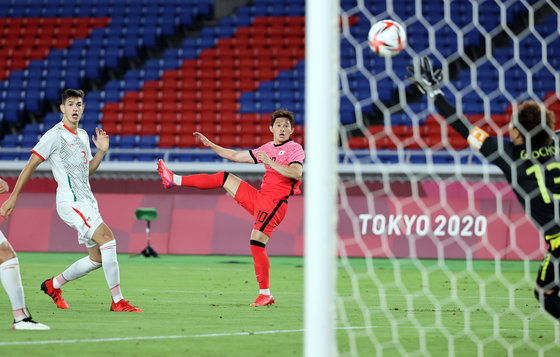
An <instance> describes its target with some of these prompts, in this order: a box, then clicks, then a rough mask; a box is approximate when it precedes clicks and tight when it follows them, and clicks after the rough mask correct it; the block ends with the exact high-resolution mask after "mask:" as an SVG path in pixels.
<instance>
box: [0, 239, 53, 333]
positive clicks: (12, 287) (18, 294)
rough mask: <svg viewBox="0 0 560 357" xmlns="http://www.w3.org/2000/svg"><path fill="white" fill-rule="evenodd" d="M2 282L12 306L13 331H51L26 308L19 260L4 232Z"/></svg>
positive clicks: (0, 265)
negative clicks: (34, 319) (32, 316)
mask: <svg viewBox="0 0 560 357" xmlns="http://www.w3.org/2000/svg"><path fill="white" fill-rule="evenodd" d="M0 280H2V286H3V287H4V290H6V293H7V294H8V298H9V299H10V303H11V305H12V313H13V315H14V322H13V324H12V329H14V330H49V329H50V327H49V326H47V325H43V324H41V323H38V322H35V321H33V319H32V318H31V315H29V313H28V311H27V309H26V308H25V296H24V293H23V285H22V283H21V274H20V269H19V260H18V258H17V256H16V253H15V251H14V249H13V248H12V246H11V245H10V243H8V241H7V240H6V238H5V237H4V235H3V234H2V232H0Z"/></svg>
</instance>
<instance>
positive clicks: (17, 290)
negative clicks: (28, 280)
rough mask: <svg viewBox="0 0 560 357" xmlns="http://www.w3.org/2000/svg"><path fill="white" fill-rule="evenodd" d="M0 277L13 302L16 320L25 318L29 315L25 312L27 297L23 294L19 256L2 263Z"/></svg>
mask: <svg viewBox="0 0 560 357" xmlns="http://www.w3.org/2000/svg"><path fill="white" fill-rule="evenodd" d="M0 279H1V280H2V285H3V286H4V289H5V290H6V293H7V294H8V297H9V298H10V302H11V303H12V310H13V313H14V321H16V322H17V321H20V320H23V319H24V318H26V317H27V315H26V313H25V297H24V295H23V286H22V284H21V275H20V272H19V261H18V258H17V257H16V258H12V259H10V260H6V261H5V262H4V263H2V264H0Z"/></svg>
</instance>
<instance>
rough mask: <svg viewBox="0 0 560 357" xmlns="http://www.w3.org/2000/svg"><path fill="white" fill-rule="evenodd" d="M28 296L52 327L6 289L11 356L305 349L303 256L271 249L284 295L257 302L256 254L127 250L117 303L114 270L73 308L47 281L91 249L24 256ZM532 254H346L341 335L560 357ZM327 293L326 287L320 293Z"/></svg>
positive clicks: (416, 350)
mask: <svg viewBox="0 0 560 357" xmlns="http://www.w3.org/2000/svg"><path fill="white" fill-rule="evenodd" d="M18 256H19V260H20V265H21V271H22V277H23V284H24V288H25V294H26V300H27V304H28V306H29V308H30V310H31V312H32V314H33V317H34V318H35V319H36V320H37V321H40V322H43V323H45V324H48V325H50V326H51V328H52V329H51V330H50V331H31V332H28V331H13V330H11V329H10V326H11V320H12V316H11V313H10V306H9V301H8V298H7V296H6V294H5V292H3V290H2V291H0V322H1V321H3V322H1V323H0V356H47V355H48V356H52V355H53V353H55V354H56V355H61V356H78V355H79V356H179V355H182V356H301V355H302V354H303V331H302V329H303V259H302V258H293V257H271V258H270V260H271V288H272V293H273V294H274V296H275V297H276V304H274V305H273V306H270V307H259V308H253V307H250V306H249V304H250V303H251V302H252V301H253V300H254V299H255V298H256V294H257V291H258V290H257V284H256V281H255V278H254V271H253V265H252V259H251V257H249V256H247V257H245V256H160V257H159V258H157V259H154V258H149V259H147V258H144V257H142V256H136V257H130V256H128V255H125V254H121V255H119V263H120V268H121V286H122V291H123V295H124V296H125V298H126V299H128V300H130V301H131V303H133V304H134V305H137V306H139V307H141V308H142V309H144V312H143V313H115V312H110V311H109V306H110V295H109V290H108V287H107V285H106V282H105V278H104V275H103V271H102V269H99V270H97V271H94V272H92V273H90V274H89V275H88V276H86V277H84V278H82V279H79V280H77V281H73V282H70V283H68V284H67V285H66V286H65V287H64V289H63V297H64V298H65V299H66V301H67V302H68V304H69V305H70V310H60V309H57V308H56V307H55V305H54V304H53V303H52V302H51V300H50V298H49V297H47V296H46V295H44V294H43V293H42V292H41V291H40V290H39V285H40V284H41V282H42V281H43V280H44V279H46V278H49V277H51V276H52V275H55V274H58V273H60V272H61V271H63V270H64V269H65V268H66V267H67V266H69V265H70V264H71V263H72V262H74V261H75V260H76V259H78V258H80V257H81V256H83V254H66V253H19V254H18ZM526 267H527V266H526V265H525V263H523V262H503V263H502V264H501V265H500V269H499V270H498V271H499V274H496V271H497V269H496V267H495V265H494V262H484V261H483V262H473V263H472V265H471V264H468V265H467V264H466V263H465V262H464V261H446V262H445V265H441V264H438V262H437V261H430V260H404V259H403V260H388V259H373V260H370V261H367V260H365V259H350V260H347V261H341V262H339V269H338V287H337V290H338V297H337V302H336V303H337V308H338V310H339V314H338V317H337V331H336V336H337V344H338V349H339V352H340V355H343V356H344V355H347V356H373V355H379V356H381V355H384V356H396V355H431V356H473V355H485V356H497V355H499V356H503V355H516V356H517V355H519V356H533V355H538V354H539V351H540V352H541V353H542V355H551V356H552V355H559V353H560V347H558V346H559V343H558V341H559V325H560V324H558V322H556V321H553V320H552V319H551V318H549V317H548V316H547V314H546V313H544V312H543V311H542V310H540V309H539V308H538V304H537V301H536V300H535V299H534V298H533V296H532V281H533V278H534V277H533V275H534V274H535V272H536V269H537V268H538V263H535V264H533V263H531V264H530V266H529V268H530V271H531V274H527V273H525V268H526ZM317 298H318V299H320V298H321V297H320V296H317Z"/></svg>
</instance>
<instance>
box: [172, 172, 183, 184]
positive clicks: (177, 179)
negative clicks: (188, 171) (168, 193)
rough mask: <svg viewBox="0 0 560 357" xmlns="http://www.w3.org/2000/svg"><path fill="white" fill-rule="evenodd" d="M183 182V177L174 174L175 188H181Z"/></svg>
mask: <svg viewBox="0 0 560 357" xmlns="http://www.w3.org/2000/svg"><path fill="white" fill-rule="evenodd" d="M182 182H183V176H181V175H175V174H173V184H174V185H175V186H181V183H182Z"/></svg>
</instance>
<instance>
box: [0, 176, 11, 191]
mask: <svg viewBox="0 0 560 357" xmlns="http://www.w3.org/2000/svg"><path fill="white" fill-rule="evenodd" d="M9 190H10V186H8V183H7V182H6V181H4V180H2V179H0V193H6V192H8V191H9Z"/></svg>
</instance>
